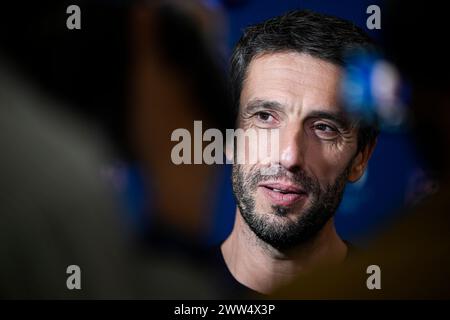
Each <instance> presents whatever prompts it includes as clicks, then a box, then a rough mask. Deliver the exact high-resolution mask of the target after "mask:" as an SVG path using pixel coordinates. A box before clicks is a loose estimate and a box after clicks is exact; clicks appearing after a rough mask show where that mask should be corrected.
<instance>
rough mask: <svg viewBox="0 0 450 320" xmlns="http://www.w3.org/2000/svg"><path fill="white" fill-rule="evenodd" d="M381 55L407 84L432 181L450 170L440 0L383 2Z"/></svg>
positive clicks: (448, 69) (449, 100)
mask: <svg viewBox="0 0 450 320" xmlns="http://www.w3.org/2000/svg"><path fill="white" fill-rule="evenodd" d="M384 20H385V23H384V27H383V29H384V35H385V51H386V53H387V54H388V57H389V58H390V59H392V60H393V61H394V62H395V64H396V65H397V66H398V67H399V69H400V71H401V72H402V74H403V75H404V77H405V78H406V80H407V81H409V83H410V86H411V92H412V97H411V106H410V107H411V111H412V118H413V125H414V129H415V130H414V133H415V135H416V138H417V142H418V145H419V147H420V148H421V150H422V154H423V156H424V158H425V160H426V161H427V162H428V164H429V166H430V169H431V170H432V171H434V173H435V175H436V178H438V179H442V178H443V177H444V176H445V177H447V178H448V176H449V169H450V166H449V164H450V151H449V150H450V148H449V146H450V94H449V93H450V63H449V61H448V59H449V58H448V57H449V56H450V49H449V46H448V45H445V40H444V39H445V38H446V32H447V30H448V24H447V20H448V17H447V11H446V10H445V6H444V4H442V3H441V2H438V1H431V2H427V4H426V6H424V5H420V4H412V3H411V4H408V5H405V4H404V3H402V2H401V1H389V2H387V4H386V15H385V19H384Z"/></svg>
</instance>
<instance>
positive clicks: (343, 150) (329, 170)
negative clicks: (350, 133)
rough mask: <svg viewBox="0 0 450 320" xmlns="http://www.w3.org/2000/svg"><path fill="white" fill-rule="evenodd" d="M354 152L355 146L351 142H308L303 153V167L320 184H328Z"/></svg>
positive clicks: (342, 169)
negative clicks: (306, 149) (306, 148)
mask: <svg viewBox="0 0 450 320" xmlns="http://www.w3.org/2000/svg"><path fill="white" fill-rule="evenodd" d="M355 152H356V146H355V145H353V143H348V144H343V145H339V144H335V143H331V142H330V143H328V142H327V143H318V144H309V146H308V151H307V152H306V153H305V169H306V170H307V172H309V173H310V174H312V175H313V176H315V177H316V178H317V179H318V180H319V182H320V184H321V185H325V184H330V183H332V182H334V180H335V179H336V178H337V177H338V176H339V175H340V174H341V173H342V172H343V171H344V170H345V169H346V167H347V166H348V165H349V163H350V161H351V159H352V157H353V155H354V153H355Z"/></svg>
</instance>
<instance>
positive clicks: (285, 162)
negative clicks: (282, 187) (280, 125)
mask: <svg viewBox="0 0 450 320" xmlns="http://www.w3.org/2000/svg"><path fill="white" fill-rule="evenodd" d="M305 149H306V140H305V139H304V137H303V130H302V128H301V126H299V125H298V124H292V125H289V126H287V127H286V128H284V130H282V133H281V137H280V165H281V166H283V167H284V168H285V169H286V170H288V171H291V172H298V171H299V170H300V169H301V168H302V166H303V160H304V152H305Z"/></svg>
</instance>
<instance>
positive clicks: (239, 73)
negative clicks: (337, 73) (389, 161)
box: [230, 10, 379, 151]
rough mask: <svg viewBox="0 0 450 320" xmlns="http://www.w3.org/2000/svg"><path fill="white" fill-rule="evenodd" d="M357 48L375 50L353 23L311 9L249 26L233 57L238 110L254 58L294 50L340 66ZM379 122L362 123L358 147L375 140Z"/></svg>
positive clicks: (232, 81) (234, 98)
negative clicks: (246, 77)
mask: <svg viewBox="0 0 450 320" xmlns="http://www.w3.org/2000/svg"><path fill="white" fill-rule="evenodd" d="M354 50H364V51H370V50H375V45H374V43H373V42H372V40H371V39H370V38H369V36H368V35H367V34H366V33H364V31H362V30H361V29H360V28H358V27H357V26H356V25H354V24H353V23H351V22H349V21H346V20H343V19H339V18H336V17H333V16H328V15H324V14H319V13H315V12H312V11H309V10H294V11H290V12H287V13H286V14H283V15H281V16H278V17H275V18H271V19H269V20H266V21H264V22H261V23H258V24H256V25H253V26H250V27H248V28H247V29H246V30H245V31H244V34H243V35H242V37H241V38H240V40H239V41H238V43H237V45H236V47H235V49H234V52H233V55H232V57H231V70H230V80H231V83H230V86H231V95H232V100H233V104H234V106H235V112H238V110H239V100H240V95H241V90H242V84H243V82H244V80H245V76H246V72H247V68H248V65H249V64H250V62H251V60H252V59H253V58H254V57H256V56H258V55H261V54H265V53H275V52H286V51H288V52H289V51H293V52H298V53H306V54H309V55H311V56H313V57H315V58H319V59H322V60H325V61H328V62H331V63H333V64H336V65H339V66H345V57H346V55H347V53H348V52H352V51H354ZM378 131H379V130H378V126H377V124H376V123H364V121H362V122H360V124H359V133H358V151H361V150H363V149H364V148H365V147H366V146H367V145H368V144H373V143H374V142H375V139H376V137H377V135H378Z"/></svg>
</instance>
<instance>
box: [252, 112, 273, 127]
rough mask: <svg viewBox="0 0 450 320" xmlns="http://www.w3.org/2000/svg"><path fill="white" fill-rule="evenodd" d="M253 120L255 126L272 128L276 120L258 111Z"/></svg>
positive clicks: (268, 114)
mask: <svg viewBox="0 0 450 320" xmlns="http://www.w3.org/2000/svg"><path fill="white" fill-rule="evenodd" d="M254 116H255V119H256V123H257V125H262V126H273V125H276V124H277V118H276V117H275V116H274V115H273V114H271V113H270V112H267V111H258V112H256V113H255V115H254Z"/></svg>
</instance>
